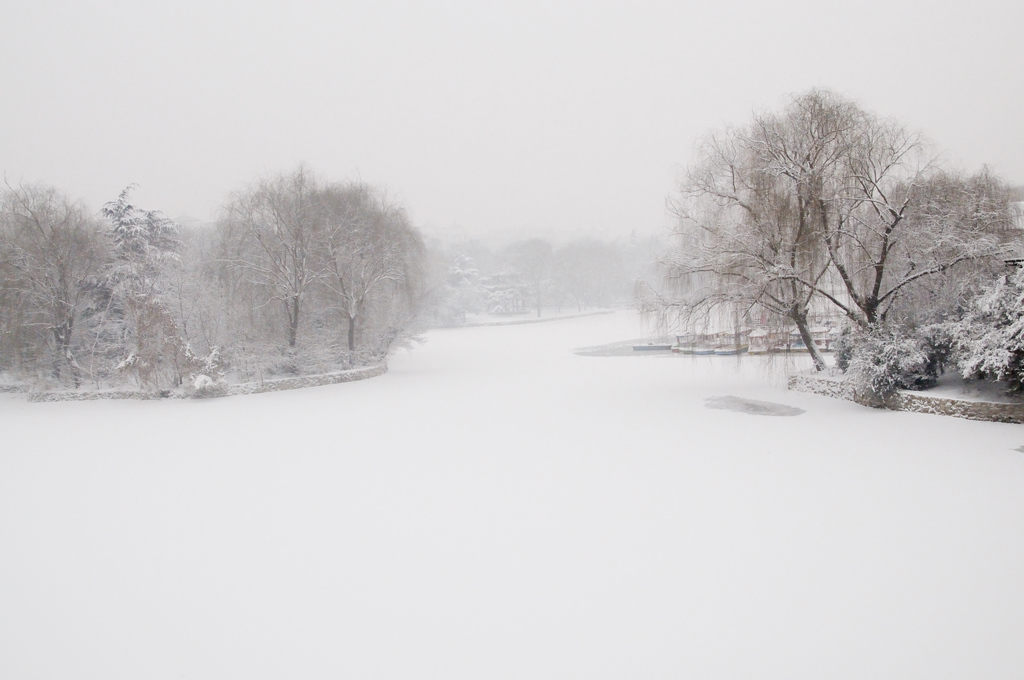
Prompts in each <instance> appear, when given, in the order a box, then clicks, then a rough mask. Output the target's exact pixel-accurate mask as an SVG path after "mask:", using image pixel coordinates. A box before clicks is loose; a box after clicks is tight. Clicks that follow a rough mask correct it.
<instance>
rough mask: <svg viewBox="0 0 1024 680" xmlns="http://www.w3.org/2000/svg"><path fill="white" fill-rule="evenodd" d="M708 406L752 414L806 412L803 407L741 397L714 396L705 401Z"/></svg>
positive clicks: (794, 414)
mask: <svg viewBox="0 0 1024 680" xmlns="http://www.w3.org/2000/svg"><path fill="white" fill-rule="evenodd" d="M704 405H705V406H707V407H708V408H720V409H725V410H727V411H736V412H737V413H749V414H750V415H752V416H798V415H800V414H801V413H803V412H804V410H803V409H802V408H796V407H795V406H786V405H785V404H774V403H772V402H770V401H756V400H754V399H741V398H740V397H712V398H710V399H708V400H707V401H705V402H704Z"/></svg>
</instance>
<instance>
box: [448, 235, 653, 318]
mask: <svg viewBox="0 0 1024 680" xmlns="http://www.w3.org/2000/svg"><path fill="white" fill-rule="evenodd" d="M658 247H659V241H658V240H657V239H653V238H649V239H639V238H637V237H635V236H633V237H630V238H629V239H621V240H617V241H600V240H597V239H593V238H577V239H574V240H571V241H568V242H565V243H561V244H555V243H552V242H551V241H549V240H547V239H542V238H531V239H523V240H517V241H513V242H511V243H507V244H505V245H502V246H500V247H497V248H493V249H492V248H489V247H487V246H485V245H483V244H481V243H480V242H478V241H467V242H462V243H457V244H441V243H434V244H432V247H431V248H430V251H431V255H432V261H433V262H434V270H435V272H436V274H435V277H436V279H437V284H436V290H437V291H438V295H437V304H436V306H435V308H434V316H435V320H436V321H437V322H438V323H440V324H443V325H453V324H459V323H462V322H465V321H466V320H467V316H470V315H481V314H491V315H494V314H497V315H511V314H517V315H532V316H535V317H538V318H539V317H542V316H543V315H544V314H545V313H548V314H550V313H552V312H554V313H559V312H563V313H564V312H567V311H575V312H582V311H584V310H587V309H594V308H608V307H615V306H619V307H628V306H631V304H632V301H633V292H634V286H635V282H636V281H637V279H642V278H644V277H647V276H649V275H650V273H651V271H652V269H653V263H654V258H655V256H656V253H657V249H658Z"/></svg>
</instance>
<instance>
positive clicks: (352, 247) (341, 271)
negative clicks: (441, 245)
mask: <svg viewBox="0 0 1024 680" xmlns="http://www.w3.org/2000/svg"><path fill="white" fill-rule="evenodd" d="M320 207H321V211H322V212H321V214H322V223H323V231H322V236H323V241H324V248H322V249H321V251H320V252H321V253H323V254H324V255H326V261H325V263H324V266H323V268H322V271H323V278H322V282H323V285H324V287H325V288H326V289H327V290H328V291H329V292H330V296H331V298H332V299H333V300H334V301H335V304H336V306H337V308H338V309H340V311H341V314H342V316H343V317H344V319H345V321H346V324H347V346H348V350H349V351H350V352H354V351H355V350H356V347H357V343H358V336H359V332H360V330H361V328H363V326H364V325H365V323H366V322H367V320H368V319H369V318H370V317H371V316H373V315H376V316H377V317H378V318H377V320H378V321H381V320H383V321H384V326H385V327H386V328H387V330H385V331H384V333H385V336H391V335H394V333H395V328H396V327H395V325H394V323H392V322H391V321H389V320H387V319H382V317H381V315H382V314H383V315H384V316H385V317H386V316H387V314H388V313H392V314H393V313H395V312H397V313H398V316H400V317H401V316H404V315H403V313H402V312H401V311H399V310H400V308H401V306H402V305H403V304H407V303H409V302H411V300H412V298H413V297H415V287H416V285H418V283H419V278H420V270H421V268H422V260H423V257H424V248H423V242H422V239H421V238H420V236H419V234H418V233H417V232H416V230H415V229H413V228H412V226H411V225H410V224H409V220H408V217H407V216H406V214H405V211H404V210H402V209H401V208H400V207H399V206H397V205H396V204H394V203H393V202H391V201H390V200H389V199H388V197H387V195H386V194H384V193H383V192H380V191H378V190H375V189H373V188H372V187H369V186H367V185H365V184H360V183H353V184H347V185H337V184H336V185H331V186H328V187H325V188H324V189H323V190H322V191H321V193H320ZM396 305H397V306H396ZM385 310H388V311H387V312H386V311H385ZM406 311H407V310H406ZM399 325H402V324H399ZM384 344H385V345H387V344H390V341H385V343H384ZM378 349H379V348H378ZM385 349H386V347H385Z"/></svg>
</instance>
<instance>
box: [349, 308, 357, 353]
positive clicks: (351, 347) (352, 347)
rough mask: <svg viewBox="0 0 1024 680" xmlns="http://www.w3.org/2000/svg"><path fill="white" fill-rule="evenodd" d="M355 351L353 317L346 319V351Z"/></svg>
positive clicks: (354, 323)
mask: <svg viewBox="0 0 1024 680" xmlns="http://www.w3.org/2000/svg"><path fill="white" fill-rule="evenodd" d="M355 350H356V318H355V317H354V316H350V317H348V351H349V352H354V351H355Z"/></svg>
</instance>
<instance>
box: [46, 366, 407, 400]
mask: <svg viewBox="0 0 1024 680" xmlns="http://www.w3.org/2000/svg"><path fill="white" fill-rule="evenodd" d="M387 370H388V367H387V364H379V365H377V366H367V367H365V368H354V369H352V370H349V371H337V372H335V373H323V374H320V375H306V376H300V377H297V378H281V379H280V380H267V381H264V382H258V383H256V382H252V383H241V384H238V385H222V386H214V387H213V388H211V389H209V390H208V391H207V392H206V393H205V394H195V395H192V394H185V393H183V392H178V391H171V390H164V391H160V392H143V391H141V390H109V391H103V392H96V391H93V392H90V391H71V390H68V391H59V392H30V393H29V395H28V400H29V401H34V402H44V401H91V400H94V399H142V400H147V399H188V398H212V397H230V396H235V395H240V394H260V393H262V392H278V391H280V390H298V389H302V388H304V387H320V386H321V385H336V384H338V383H345V382H355V381H356V380H366V379H367V378H374V377H376V376H378V375H383V374H385V373H387Z"/></svg>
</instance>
